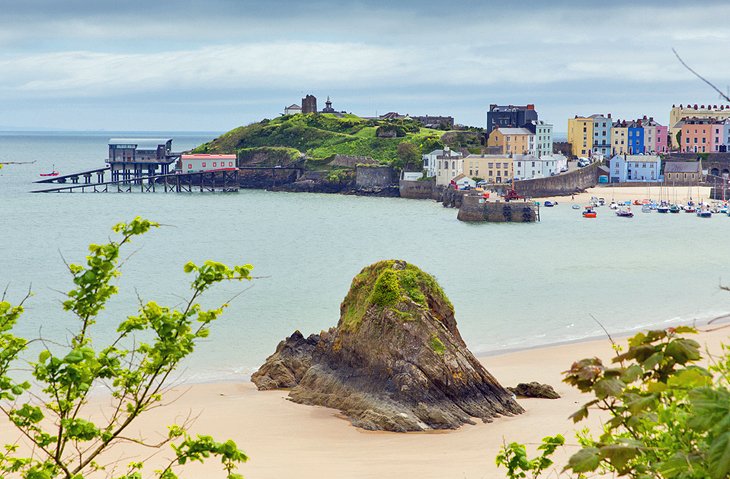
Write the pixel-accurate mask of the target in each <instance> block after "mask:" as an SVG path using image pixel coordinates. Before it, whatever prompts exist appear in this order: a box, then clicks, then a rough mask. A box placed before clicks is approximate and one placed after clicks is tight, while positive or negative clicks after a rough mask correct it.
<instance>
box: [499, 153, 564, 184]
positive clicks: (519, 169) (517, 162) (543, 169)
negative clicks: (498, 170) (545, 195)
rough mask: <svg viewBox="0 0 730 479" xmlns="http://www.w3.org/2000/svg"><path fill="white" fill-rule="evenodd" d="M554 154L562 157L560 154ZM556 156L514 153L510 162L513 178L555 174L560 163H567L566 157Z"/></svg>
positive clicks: (524, 178) (541, 176)
mask: <svg viewBox="0 0 730 479" xmlns="http://www.w3.org/2000/svg"><path fill="white" fill-rule="evenodd" d="M556 156H561V157H562V155H556ZM556 156H553V155H545V156H542V157H537V156H534V155H514V156H513V158H512V162H513V163H514V169H515V178H518V179H521V180H531V179H533V178H546V177H549V176H554V175H557V174H558V173H560V169H561V166H560V165H563V164H565V165H567V158H565V157H562V159H559V158H556ZM563 160H564V161H563Z"/></svg>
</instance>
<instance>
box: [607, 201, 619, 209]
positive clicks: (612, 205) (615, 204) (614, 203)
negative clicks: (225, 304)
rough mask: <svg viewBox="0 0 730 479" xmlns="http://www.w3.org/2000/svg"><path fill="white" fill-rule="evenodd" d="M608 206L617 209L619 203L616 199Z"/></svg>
mask: <svg viewBox="0 0 730 479" xmlns="http://www.w3.org/2000/svg"><path fill="white" fill-rule="evenodd" d="M608 207H609V208H611V209H612V210H617V209H618V203H616V202H615V201H612V202H611V204H610V205H608Z"/></svg>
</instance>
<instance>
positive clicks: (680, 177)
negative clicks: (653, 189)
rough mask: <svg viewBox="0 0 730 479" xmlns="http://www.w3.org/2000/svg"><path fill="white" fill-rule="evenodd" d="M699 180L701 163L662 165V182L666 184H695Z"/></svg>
mask: <svg viewBox="0 0 730 479" xmlns="http://www.w3.org/2000/svg"><path fill="white" fill-rule="evenodd" d="M701 179H702V162H701V161H667V162H666V163H665V164H664V182H665V183H667V184H697V182H699V181H700V180H701Z"/></svg>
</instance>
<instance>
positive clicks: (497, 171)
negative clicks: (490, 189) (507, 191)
mask: <svg viewBox="0 0 730 479" xmlns="http://www.w3.org/2000/svg"><path fill="white" fill-rule="evenodd" d="M464 174H465V175H467V176H469V177H471V178H481V179H483V180H485V181H486V182H487V183H489V184H500V183H506V182H507V181H508V180H511V179H512V178H513V177H514V167H513V161H512V158H511V157H510V156H509V155H469V156H467V157H465V158H464Z"/></svg>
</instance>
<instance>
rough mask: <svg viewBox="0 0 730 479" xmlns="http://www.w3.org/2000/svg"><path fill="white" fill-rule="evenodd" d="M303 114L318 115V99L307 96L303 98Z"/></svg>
mask: <svg viewBox="0 0 730 479" xmlns="http://www.w3.org/2000/svg"><path fill="white" fill-rule="evenodd" d="M302 113H304V114H305V115H306V114H307V113H317V97H315V96H314V95H307V96H305V97H304V98H302Z"/></svg>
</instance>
